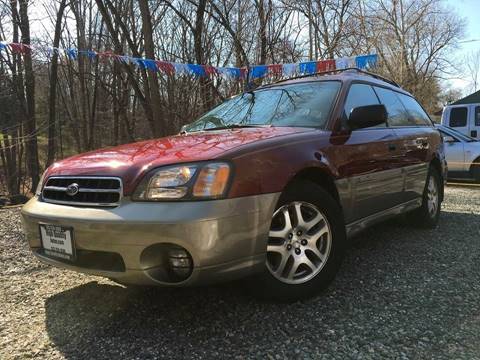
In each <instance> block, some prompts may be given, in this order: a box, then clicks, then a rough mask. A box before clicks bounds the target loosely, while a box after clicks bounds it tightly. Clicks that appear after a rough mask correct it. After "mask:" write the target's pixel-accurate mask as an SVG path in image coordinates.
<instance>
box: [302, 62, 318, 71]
mask: <svg viewBox="0 0 480 360" xmlns="http://www.w3.org/2000/svg"><path fill="white" fill-rule="evenodd" d="M298 65H299V72H300V74H314V73H316V72H317V62H316V61H307V62H301V63H300V64H298Z"/></svg>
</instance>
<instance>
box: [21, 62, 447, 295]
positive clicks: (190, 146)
mask: <svg viewBox="0 0 480 360" xmlns="http://www.w3.org/2000/svg"><path fill="white" fill-rule="evenodd" d="M445 171H446V163H445V156H444V150H443V143H442V139H441V136H440V135H439V133H438V131H437V130H436V129H435V128H434V127H433V124H432V121H431V120H430V118H429V117H428V115H427V114H426V113H425V111H424V110H423V108H422V107H421V106H420V105H419V104H418V102H417V101H416V100H415V99H414V98H413V97H412V96H411V95H410V94H409V93H407V92H405V91H404V90H402V89H401V88H399V87H398V86H397V85H396V84H395V83H394V82H392V81H389V80H386V79H383V78H380V77H379V76H377V75H373V74H369V73H365V72H362V71H359V70H354V69H351V70H347V71H340V72H333V73H329V74H317V75H313V76H304V77H299V78H296V79H291V80H287V81H281V82H277V83H274V84H271V85H268V86H264V87H261V88H258V89H257V90H255V91H248V92H244V93H243V94H240V95H238V96H235V97H233V98H231V99H229V100H227V101H225V102H223V103H222V104H220V105H219V106H217V107H216V108H214V109H213V110H211V111H209V112H208V113H206V114H205V115H203V116H202V117H201V118H199V119H198V120H196V121H194V122H192V123H191V124H189V125H186V126H185V127H184V128H183V129H182V132H181V133H180V134H178V135H175V136H171V137H166V138H162V139H155V140H148V141H143V142H138V143H133V144H127V145H122V146H118V147H114V148H108V149H103V150H98V151H93V152H89V153H86V154H82V155H78V156H74V157H71V158H68V159H65V160H62V161H58V162H56V163H55V164H53V165H52V166H51V167H50V168H48V169H47V171H46V172H45V174H44V176H43V178H42V181H41V183H40V185H39V187H38V190H37V194H36V196H35V197H34V198H33V199H31V200H30V201H29V202H28V203H27V204H26V205H25V206H24V207H23V209H22V214H23V221H24V228H25V232H26V235H27V239H28V241H29V243H30V247H31V249H32V251H33V253H34V254H35V255H36V256H37V258H38V259H39V260H40V261H42V262H45V263H47V264H52V265H54V266H58V267H62V268H67V269H71V270H76V271H80V272H84V273H89V274H94V275H100V276H105V277H108V278H110V279H112V280H114V281H117V282H119V283H122V284H126V285H129V284H135V285H162V286H190V285H197V284H204V283H211V282H219V281H225V280H230V279H235V278H240V277H247V276H248V281H247V282H246V283H247V284H249V285H252V287H253V289H256V291H257V293H258V294H259V295H263V296H267V297H271V298H275V299H281V300H295V299H299V298H304V297H308V296H311V295H313V294H314V293H315V292H317V291H319V290H321V289H323V288H325V287H326V286H327V285H328V283H329V282H330V281H331V280H332V279H333V278H334V276H335V274H336V272H337V271H338V269H339V266H340V264H341V261H342V258H343V257H344V254H345V249H346V247H347V245H348V240H347V239H349V238H350V237H351V236H352V235H353V234H355V233H357V232H359V231H361V230H362V229H364V228H366V227H368V226H370V225H372V224H374V223H376V222H378V221H381V220H384V219H386V218H388V217H391V216H395V215H399V214H403V213H408V214H407V215H409V216H408V217H407V218H409V219H411V221H412V222H416V223H420V224H423V225H424V226H430V227H433V226H435V225H436V223H437V221H438V217H439V212H440V205H441V202H442V200H443V184H444V178H445V177H444V175H445Z"/></svg>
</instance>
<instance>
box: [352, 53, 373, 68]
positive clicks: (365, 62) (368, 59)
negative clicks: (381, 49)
mask: <svg viewBox="0 0 480 360" xmlns="http://www.w3.org/2000/svg"><path fill="white" fill-rule="evenodd" d="M377 60H378V56H377V55H376V54H371V55H362V56H357V57H356V59H355V65H356V66H357V68H359V69H368V68H371V67H374V66H375V65H376V64H377Z"/></svg>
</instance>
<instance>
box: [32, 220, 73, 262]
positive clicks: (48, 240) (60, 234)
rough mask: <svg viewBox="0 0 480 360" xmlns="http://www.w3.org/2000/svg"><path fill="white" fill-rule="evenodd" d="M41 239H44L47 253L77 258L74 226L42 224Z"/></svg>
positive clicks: (43, 243)
mask: <svg viewBox="0 0 480 360" xmlns="http://www.w3.org/2000/svg"><path fill="white" fill-rule="evenodd" d="M40 239H41V241H42V246H43V251H44V252H45V255H49V256H53V257H57V258H62V259H65V260H74V259H75V247H74V245H73V229H72V228H70V227H64V226H58V225H51V224H40Z"/></svg>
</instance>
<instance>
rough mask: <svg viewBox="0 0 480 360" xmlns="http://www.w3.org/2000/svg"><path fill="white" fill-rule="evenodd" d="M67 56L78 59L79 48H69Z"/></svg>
mask: <svg viewBox="0 0 480 360" xmlns="http://www.w3.org/2000/svg"><path fill="white" fill-rule="evenodd" d="M66 53H67V56H68V57H69V59H71V60H76V59H77V54H78V53H77V50H76V49H68V50H66Z"/></svg>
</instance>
